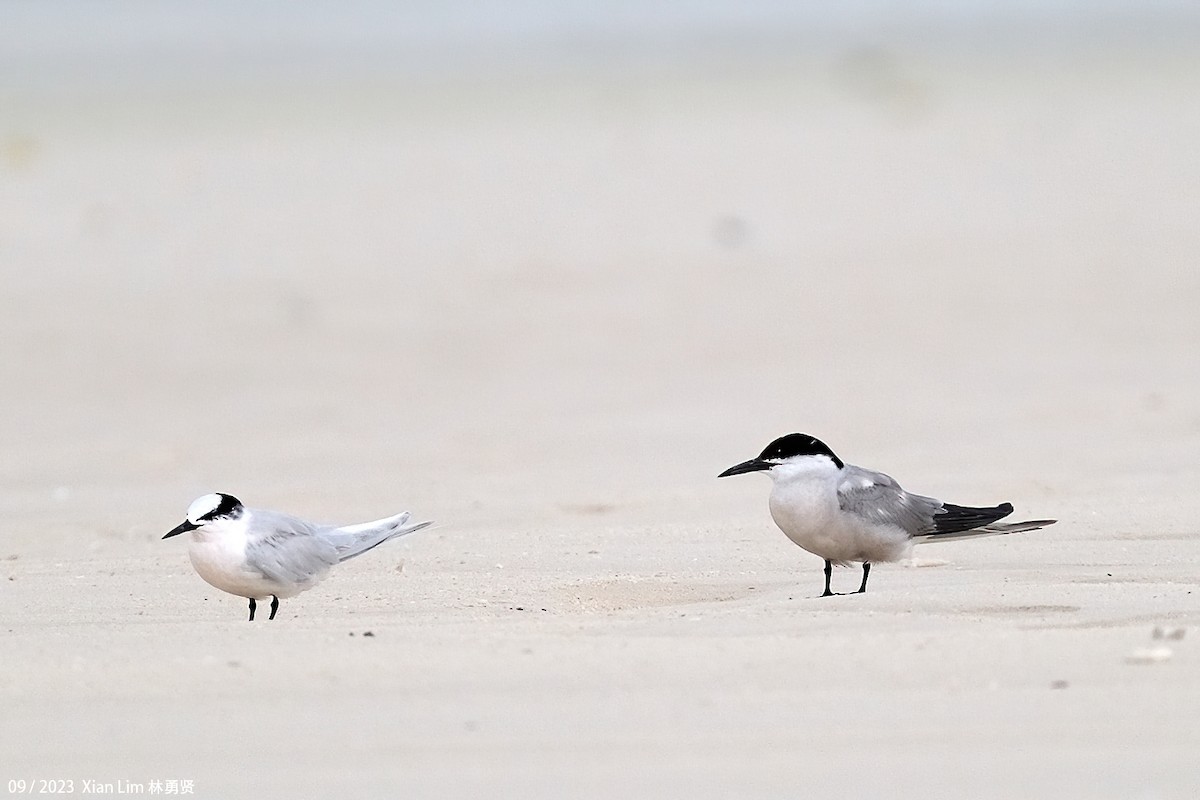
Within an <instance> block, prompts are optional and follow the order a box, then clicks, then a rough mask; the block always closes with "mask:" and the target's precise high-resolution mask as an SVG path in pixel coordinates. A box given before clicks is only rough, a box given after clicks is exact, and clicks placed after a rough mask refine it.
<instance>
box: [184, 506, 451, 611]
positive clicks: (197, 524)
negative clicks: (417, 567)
mask: <svg viewBox="0 0 1200 800" xmlns="http://www.w3.org/2000/svg"><path fill="white" fill-rule="evenodd" d="M409 516H410V515H409V513H408V512H407V511H405V512H404V513H402V514H397V515H396V516H394V517H388V518H387V519H380V520H376V521H374V522H364V523H362V524H360V525H346V526H343V527H341V528H335V527H333V526H331V525H319V524H317V523H313V522H306V521H305V520H302V519H299V518H297V517H292V516H288V515H287V514H281V513H279V512H277V511H264V510H261V509H257V508H246V507H245V506H244V505H242V502H241V501H240V500H238V499H237V498H236V497H234V496H233V495H228V494H220V493H217V494H206V495H204V496H203V497H200V498H197V499H196V500H195V501H193V502H192V504H191V505H190V506H188V510H187V518H186V519H185V520H184V521H183V522H181V523H179V524H178V525H176V526H175V527H174V528H172V529H171V530H170V531H169V532H168V533H167V534H166V535H165V536H163V537H162V538H164V539H169V538H171V537H172V536H178V535H180V534H181V533H189V532H190V533H191V534H192V537H191V543H190V545H189V546H188V556H189V557H190V558H191V560H192V566H193V567H194V568H195V569H196V572H197V573H198V574H199V575H200V577H201V578H203V579H204V580H205V581H207V582H208V583H210V584H211V585H213V586H215V587H217V588H218V589H220V590H221V591H223V592H229V593H230V594H233V595H237V596H239V597H245V598H248V599H249V600H250V621H251V622H253V621H254V611H255V609H256V608H257V603H256V602H255V601H256V600H266V598H268V597H270V598H271V616H270V617H268V619H275V612H276V611H278V610H279V598H281V597H283V598H288V597H294V596H296V595H298V594H300V593H301V592H303V591H305V590H306V589H311V588H312V587H314V586H316V585H317V584H318V583H319V582H320V581H321V579H322V578H324V577H325V575H326V574H327V573H328V572H329V568H330V567H332V566H333V565H334V564H340V563H341V562H343V561H349V560H350V559H352V558H354V557H355V556H360V555H362V554H363V553H365V552H367V551H368V550H370V549H372V548H373V547H377V546H379V545H381V544H383V543H384V542H386V541H387V540H389V539H395V538H397V537H400V536H405V535H407V534H410V533H412V532H413V531H419V530H421V528H424V527H426V526H428V525H430V524H432V523H430V522H417V523H415V524H411V525H410V524H408V518H409Z"/></svg>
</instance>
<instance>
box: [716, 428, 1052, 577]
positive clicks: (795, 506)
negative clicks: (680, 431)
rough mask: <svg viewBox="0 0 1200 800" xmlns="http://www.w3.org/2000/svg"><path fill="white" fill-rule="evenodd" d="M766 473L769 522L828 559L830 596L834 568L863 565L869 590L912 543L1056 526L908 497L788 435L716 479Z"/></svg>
mask: <svg viewBox="0 0 1200 800" xmlns="http://www.w3.org/2000/svg"><path fill="white" fill-rule="evenodd" d="M744 472H766V473H767V475H769V476H770V477H771V480H772V481H773V482H774V485H773V486H772V487H771V498H770V501H769V505H770V508H771V518H772V519H774V520H775V524H776V525H778V526H779V528H780V530H782V531H783V532H784V534H786V535H787V537H788V538H789V539H791V540H792V541H793V542H794V543H796V544H798V545H800V546H801V547H803V548H804V549H805V550H807V551H808V552H810V553H812V554H813V555H816V556H820V557H821V558H823V559H825V593H824V594H822V595H821V596H822V597H829V596H831V595H832V594H833V592H832V591H830V589H829V582H830V578H831V577H832V575H833V565H834V564H837V565H838V566H848V565H849V564H850V563H851V562H860V563H861V564H862V565H863V575H862V584H861V585H860V586H859V587H858V592H859V593H862V592H866V591H867V576H869V575H870V574H871V564H872V563H874V562H877V561H899V560H900V559H902V558H906V557H907V556H908V555H909V553H910V552H911V551H912V546H913V544H914V543H915V542H945V541H950V540H953V539H966V538H968V537H974V536H994V535H996V534H1002V533H1020V532H1022V531H1033V530H1037V529H1038V528H1044V527H1045V526H1047V525H1052V524H1054V522H1055V521H1056V520H1052V519H1038V520H1030V521H1029V522H1011V523H997V522H996V520H998V519H1002V518H1004V517H1007V516H1008V515H1009V514H1011V513H1012V512H1013V507H1012V504H1010V503H1001V504H1000V505H998V506H993V507H991V508H972V507H970V506H956V505H952V504H950V503H943V502H942V501H941V500H935V499H934V498H932V497H922V496H921V495H919V494H911V493H909V492H906V491H904V490H903V489H901V488H900V484H898V483H896V481H895V480H894V479H893V478H892V477H891V476H889V475H884V474H883V473H882V472H873V471H871V470H869V469H863V468H862V467H856V466H854V465H853V464H846V463H844V462H843V461H842V460H841V459H840V458H838V457H837V456H836V455H834V452H833V451H832V450H830V449H829V447H828V446H827V445H826V444H825V443H824V442H822V441H821V440H820V439H815V438H813V437H812V436H809V435H807V434H804V433H790V434H788V435H787V436H783V437H780V438H779V439H776V440H775V441H773V442H771V443H770V444H769V445H767V447H766V449H765V450H763V451H762V453H761V454H759V456H758V457H757V458H752V459H750V460H749V461H743V462H742V463H740V464H736V465H734V466H732V467H730V468H729V469H727V470H725V471H724V472H722V473H721V474H720V475H718V476H717V477H718V478H724V477H726V476H728V475H741V474H742V473H744Z"/></svg>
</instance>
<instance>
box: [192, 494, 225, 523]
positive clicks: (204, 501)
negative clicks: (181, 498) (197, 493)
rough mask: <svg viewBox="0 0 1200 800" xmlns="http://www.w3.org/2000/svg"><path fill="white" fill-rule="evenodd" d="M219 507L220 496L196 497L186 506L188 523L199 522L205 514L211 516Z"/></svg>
mask: <svg viewBox="0 0 1200 800" xmlns="http://www.w3.org/2000/svg"><path fill="white" fill-rule="evenodd" d="M219 505H221V495H219V494H206V495H204V497H197V498H196V499H195V500H193V501H192V504H191V505H190V506H188V510H187V518H188V522H199V521H200V518H201V517H203V516H204V515H205V514H211V513H212V512H213V511H215V510H216V509H217V506H219Z"/></svg>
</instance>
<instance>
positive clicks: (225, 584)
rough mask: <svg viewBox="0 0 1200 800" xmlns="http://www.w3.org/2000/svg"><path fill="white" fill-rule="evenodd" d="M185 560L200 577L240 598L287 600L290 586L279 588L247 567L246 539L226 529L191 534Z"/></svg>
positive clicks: (289, 594) (207, 529)
mask: <svg viewBox="0 0 1200 800" xmlns="http://www.w3.org/2000/svg"><path fill="white" fill-rule="evenodd" d="M191 536H192V541H191V543H190V545H189V546H188V557H189V558H190V559H191V561H192V566H193V567H194V568H195V570H196V574H198V575H199V576H200V577H201V578H203V579H204V580H205V581H206V582H207V583H209V584H210V585H212V586H215V587H217V588H218V589H220V590H221V591H223V592H229V593H230V594H235V595H238V596H239V597H253V598H255V599H260V598H267V597H270V596H271V595H277V596H279V597H290V596H291V594H292V592H289V591H287V589H289V588H290V587H284V586H280V585H278V584H277V583H275V582H274V581H271V580H268V579H267V578H265V577H264V576H263V575H262V574H261V573H259V572H257V571H254V570H250V569H247V568H246V540H245V537H244V536H239V535H235V534H234V533H233V532H232V531H227V530H210V529H209V528H205V529H202V530H197V531H193V532H192V534H191Z"/></svg>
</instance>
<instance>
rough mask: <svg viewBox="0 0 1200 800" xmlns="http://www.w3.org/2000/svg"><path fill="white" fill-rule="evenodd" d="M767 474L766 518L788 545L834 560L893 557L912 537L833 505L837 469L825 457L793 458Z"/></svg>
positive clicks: (838, 475) (906, 548)
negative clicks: (785, 537) (768, 491)
mask: <svg viewBox="0 0 1200 800" xmlns="http://www.w3.org/2000/svg"><path fill="white" fill-rule="evenodd" d="M767 474H768V475H769V476H770V477H771V480H772V481H774V484H775V485H774V486H773V487H772V489H771V498H770V508H771V517H772V519H774V520H775V524H776V525H778V526H779V529H780V530H782V531H783V532H784V534H785V535H786V536H787V537H788V538H789V539H791V540H792V541H793V542H794V543H796V544H798V545H799V546H800V547H803V548H804V549H805V550H807V551H808V552H810V553H812V554H813V555H816V556H820V557H821V558H824V559H826V560H829V561H832V562H834V563H837V564H847V563H850V562H855V561H857V562H862V561H872V562H874V561H899V560H901V559H903V558H906V557H907V556H908V555H909V552H910V551H911V550H912V540H911V538H910V537H909V535H908V533H906V532H905V531H904V530H903V529H901V528H900V527H898V526H896V525H878V524H875V523H872V522H870V521H868V520H864V519H862V518H861V517H859V516H856V515H854V514H848V513H846V512H845V511H842V509H841V507H840V506H839V504H838V481H839V480H840V479H841V469H839V468H838V466H837V465H836V464H834V463H833V460H832V459H830V458H829V457H828V456H794V457H792V458H790V459H787V460H785V461H783V462H781V463H779V464H777V465H776V466H774V467H772V468H771V469H770V470H769V471H768V472H767Z"/></svg>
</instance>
